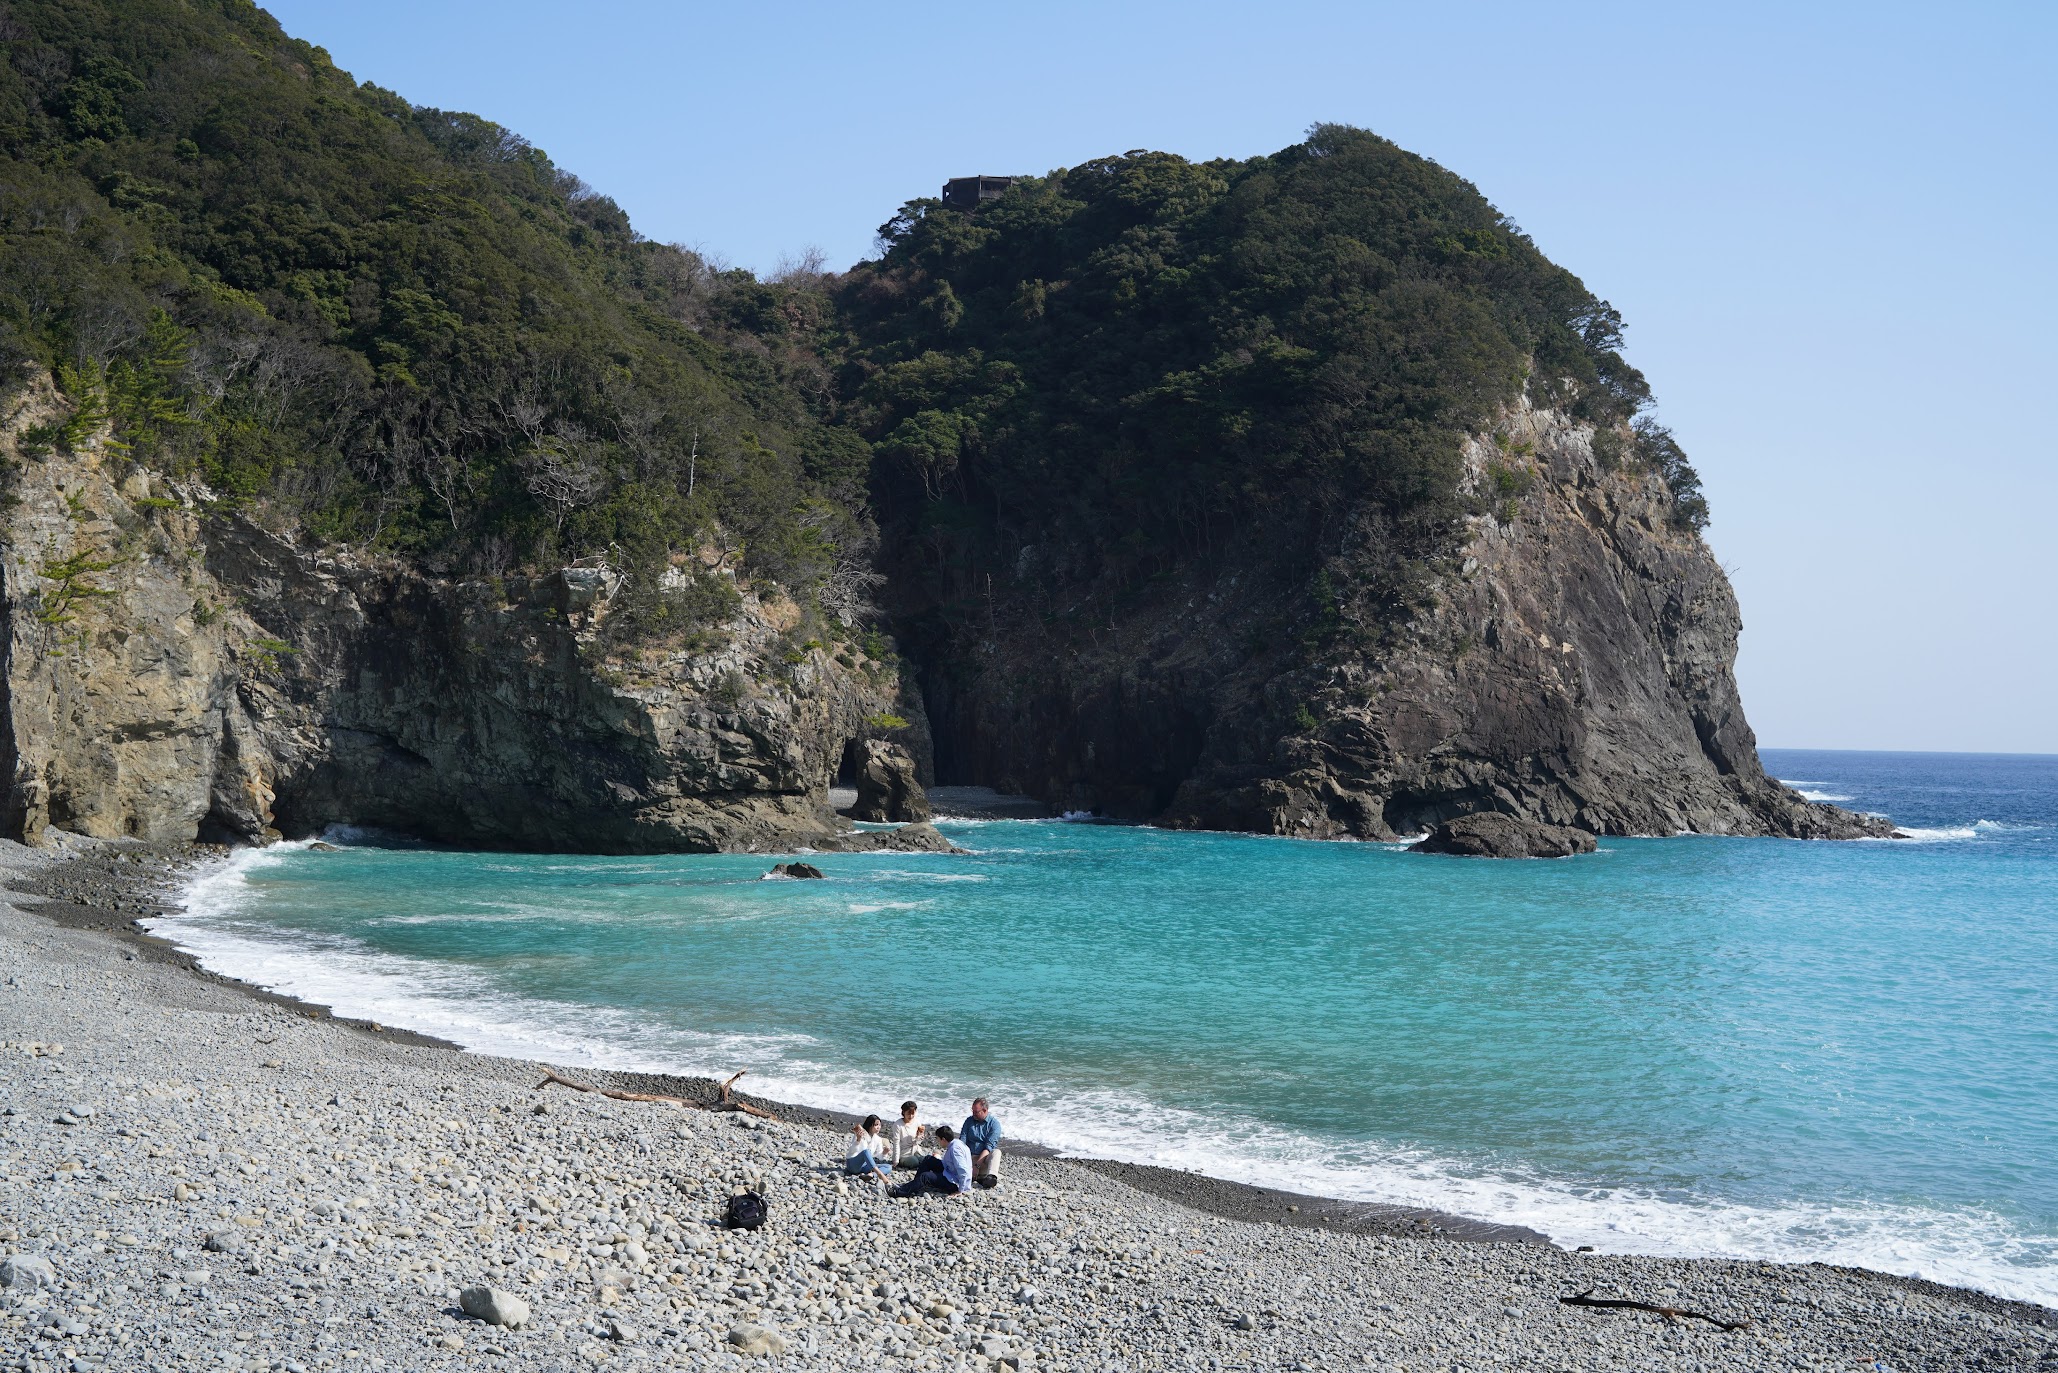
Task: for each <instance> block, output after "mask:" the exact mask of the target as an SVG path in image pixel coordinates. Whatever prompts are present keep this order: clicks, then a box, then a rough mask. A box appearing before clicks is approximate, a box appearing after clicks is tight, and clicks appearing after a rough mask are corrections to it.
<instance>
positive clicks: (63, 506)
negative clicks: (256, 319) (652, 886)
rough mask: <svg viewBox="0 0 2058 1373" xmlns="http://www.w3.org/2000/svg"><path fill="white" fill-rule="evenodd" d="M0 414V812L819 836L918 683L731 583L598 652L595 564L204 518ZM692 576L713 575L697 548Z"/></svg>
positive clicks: (32, 417) (270, 827)
mask: <svg viewBox="0 0 2058 1373" xmlns="http://www.w3.org/2000/svg"><path fill="white" fill-rule="evenodd" d="M59 410H60V403H59V401H58V399H57V397H56V396H55V395H54V394H53V393H52V392H51V390H50V389H49V387H48V386H47V384H45V385H41V386H39V387H37V388H35V389H33V390H32V391H31V392H30V393H29V395H28V397H27V398H26V399H25V400H24V401H21V402H19V403H18V405H17V408H16V411H15V413H14V415H13V416H12V417H11V418H10V419H9V420H8V422H7V424H6V426H5V429H4V431H0V456H5V457H6V458H8V459H10V460H11V461H12V464H13V466H12V473H13V496H14V501H13V504H12V506H11V508H10V509H9V510H8V511H7V513H6V515H5V520H4V539H0V542H4V550H5V552H4V560H0V598H4V613H5V622H6V638H5V644H6V661H5V672H4V693H5V694H4V697H0V717H4V718H0V768H4V769H5V776H6V778H7V782H8V785H7V791H6V797H5V802H4V806H0V828H4V829H5V831H6V832H7V833H8V834H10V835H17V836H21V837H24V838H27V839H30V840H34V839H35V838H37V837H38V836H39V835H40V833H41V832H42V830H43V829H44V828H46V827H47V826H52V825H55V826H58V827H61V828H65V829H69V830H74V831H78V832H82V833H87V834H93V835H101V836H120V835H132V836H137V837H141V838H146V839H152V840H175V839H190V838H193V837H195V836H196V835H214V836H217V837H229V838H240V839H259V838H262V837H265V836H267V835H270V834H273V833H280V832H283V833H286V834H288V835H302V834H310V833H314V832H317V831H319V830H320V829H321V828H322V827H323V826H325V825H328V824H332V823H339V822H341V823H354V824H361V825H376V826H388V827H392V828H396V829H401V830H405V831H408V832H411V833H414V834H419V835H423V836H426V837H429V838H434V839H441V840H448V841H452V842H461V843H472V844H483V845H489V846H507V847H520V848H528V849H557V850H578V851H599V852H642V851H665V850H684V851H712V850H717V849H750V848H773V847H791V846H794V845H799V844H812V845H816V846H825V847H826V846H835V845H836V844H838V843H840V842H843V841H844V839H845V837H846V836H845V830H846V828H847V827H844V826H841V825H840V824H839V823H838V822H837V821H836V820H835V818H834V816H833V815H832V814H831V813H830V811H829V810H828V807H827V803H826V788H827V786H828V783H829V781H830V779H831V775H832V773H833V772H834V770H835V768H836V767H837V765H838V763H839V761H840V760H841V758H842V756H843V752H844V749H845V746H846V744H847V743H848V742H849V741H850V740H851V739H853V738H860V737H865V736H868V735H871V734H875V733H877V732H879V731H878V729H877V728H876V727H875V726H874V724H872V723H871V722H872V721H875V720H877V719H878V718H879V717H882V716H887V715H897V716H899V717H902V718H905V719H909V720H910V721H911V723H909V724H908V725H907V726H905V727H903V728H899V729H896V730H895V733H896V735H898V736H900V737H902V738H904V739H906V740H907V741H908V742H910V743H911V744H913V745H914V747H915V748H916V751H917V752H918V753H920V752H925V751H926V744H925V740H924V735H923V728H924V726H923V722H922V717H921V712H920V706H919V703H918V702H915V701H912V700H910V699H907V698H906V696H905V695H904V693H903V692H902V691H901V689H900V686H899V682H898V677H897V674H896V672H895V671H894V670H893V669H892V668H891V667H890V666H889V665H885V664H881V663H877V662H873V661H871V660H869V659H867V658H865V657H864V655H863V654H862V653H861V652H860V651H858V650H857V649H855V648H854V647H851V646H845V647H843V648H841V649H837V650H831V649H829V648H825V647H823V646H821V645H819V644H814V643H811V642H801V643H796V642H794V639H793V636H792V635H791V634H789V633H788V631H789V630H790V629H792V628H793V627H794V624H795V623H796V621H797V613H796V612H795V610H794V608H793V607H792V606H791V605H790V604H786V603H783V602H782V601H781V600H779V599H776V598H775V599H773V600H771V601H769V602H767V601H763V600H760V599H759V598H758V597H757V596H756V595H755V594H753V593H750V592H748V591H746V592H745V594H744V595H743V597H742V608H741V610H740V612H739V613H738V614H737V615H736V616H735V618H734V619H733V620H732V621H731V622H729V623H727V624H725V625H722V626H719V627H717V628H716V630H715V631H714V632H713V633H711V634H704V635H702V636H701V637H700V639H699V640H698V641H697V642H695V643H693V644H691V645H683V646H677V647H672V648H665V647H663V646H658V647H646V648H642V649H637V650H616V651H612V652H610V651H608V650H606V649H605V648H604V644H605V642H606V641H605V638H604V635H603V632H602V631H603V630H604V628H605V626H606V621H607V617H608V613H609V604H610V596H611V593H612V592H614V591H615V590H616V589H617V588H616V587H615V586H614V585H613V582H612V576H611V574H610V573H609V572H608V571H606V570H605V569H600V568H571V569H565V570H564V571H562V572H560V573H556V574H553V575H551V576H548V577H539V578H530V579H509V580H507V581H504V582H499V581H496V582H455V581H448V580H442V579H437V578H433V577H429V576H425V575H423V574H421V573H420V572H418V571H413V570H410V569H408V568H405V567H401V566H395V565H383V564H377V563H372V562H368V561H363V560H359V559H355V558H352V557H350V556H348V555H335V554H331V553H327V552H324V551H322V550H318V549H312V548H307V547H303V546H300V545H298V544H296V543H295V542H293V541H291V540H289V539H286V538H282V537H279V536H278V535H275V534H273V533H270V532H267V531H266V530H264V529H262V528H260V527H258V526H257V525H255V524H252V523H250V522H248V521H247V520H244V519H240V518H237V517H233V516H215V517H208V516H204V515H203V514H202V513H201V511H202V509H203V508H204V507H205V506H206V504H207V500H206V493H204V492H201V491H199V490H196V489H193V488H180V487H175V486H171V485H168V484H165V483H164V482H163V481H162V479H161V478H155V477H153V476H152V474H150V473H149V472H148V471H147V470H145V469H143V468H141V467H138V466H135V465H133V464H130V463H129V462H127V461H126V459H125V458H123V457H121V456H120V455H119V454H115V453H111V452H109V451H107V450H105V449H104V448H102V447H101V446H99V445H97V444H88V445H84V446H81V448H80V449H79V450H78V451H76V452H74V453H70V454H66V455H63V456H57V455H54V454H42V455H35V454H31V455H23V454H22V453H21V452H20V438H21V435H22V433H23V431H24V430H25V429H27V428H28V427H29V426H31V425H33V424H35V423H37V422H39V420H41V419H44V418H46V417H47V416H49V415H51V414H53V413H58V412H59ZM699 575H710V574H707V573H705V572H704V571H703V572H702V573H700V574H699Z"/></svg>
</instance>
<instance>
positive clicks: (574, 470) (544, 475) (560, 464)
mask: <svg viewBox="0 0 2058 1373" xmlns="http://www.w3.org/2000/svg"><path fill="white" fill-rule="evenodd" d="M583 448H584V445H583V444H578V443H576V441H568V440H566V439H565V438H563V437H561V436H559V435H556V434H546V435H545V436H543V438H542V439H541V440H540V441H539V442H538V443H537V444H536V446H535V448H534V449H532V450H531V452H530V455H529V494H530V495H532V496H534V497H536V499H538V500H540V501H542V502H543V503H544V504H545V505H547V506H549V507H550V510H551V514H552V515H553V516H555V517H556V520H557V532H558V533H559V534H563V533H564V529H565V518H566V517H567V516H569V515H570V514H571V513H572V512H573V511H574V510H578V509H580V508H582V507H584V506H588V505H591V504H592V503H593V502H594V500H596V499H597V498H598V497H599V495H600V493H601V491H602V490H603V489H604V488H605V485H606V478H605V475H604V474H603V473H602V472H601V470H600V467H599V465H598V464H596V463H595V462H593V461H592V459H591V458H589V457H588V456H587V455H586V454H585V453H584V452H583V451H581V450H582V449H583Z"/></svg>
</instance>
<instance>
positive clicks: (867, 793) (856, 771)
mask: <svg viewBox="0 0 2058 1373" xmlns="http://www.w3.org/2000/svg"><path fill="white" fill-rule="evenodd" d="M844 768H845V770H846V771H848V772H849V773H851V775H852V776H853V777H854V779H855V780H856V783H857V804H856V805H854V806H852V807H851V809H850V818H851V819H853V820H865V821H873V822H880V821H883V822H886V823H889V824H896V825H904V824H911V823H914V822H916V821H921V820H927V819H928V818H929V814H930V811H929V798H928V796H927V795H925V794H924V793H923V791H922V784H921V782H920V781H919V780H918V779H917V777H916V775H915V760H914V758H913V756H912V755H910V754H909V753H908V751H907V750H906V749H904V748H902V747H901V746H900V745H899V744H896V743H892V742H890V741H888V740H885V739H853V740H851V741H850V744H849V746H848V747H847V748H846V749H845V750H844Z"/></svg>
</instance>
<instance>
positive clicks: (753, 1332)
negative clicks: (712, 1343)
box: [729, 1325, 786, 1355]
mask: <svg viewBox="0 0 2058 1373" xmlns="http://www.w3.org/2000/svg"><path fill="white" fill-rule="evenodd" d="M729 1348H731V1349H733V1350H735V1351H736V1352H737V1353H738V1354H760V1355H776V1354H784V1353H785V1352H786V1337H785V1336H784V1335H782V1334H780V1333H779V1332H778V1331H776V1330H774V1329H772V1327H771V1326H769V1325H737V1326H731V1327H730V1329H729Z"/></svg>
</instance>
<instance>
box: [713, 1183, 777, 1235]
mask: <svg viewBox="0 0 2058 1373" xmlns="http://www.w3.org/2000/svg"><path fill="white" fill-rule="evenodd" d="M765 1215H766V1211H765V1199H764V1198H763V1197H761V1196H759V1195H758V1194H757V1193H755V1192H738V1193H737V1194H736V1195H735V1196H733V1197H731V1198H729V1204H728V1205H727V1206H726V1207H724V1208H723V1210H722V1227H723V1228H724V1229H727V1230H755V1229H757V1228H758V1227H759V1226H761V1225H763V1224H764V1223H765Z"/></svg>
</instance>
